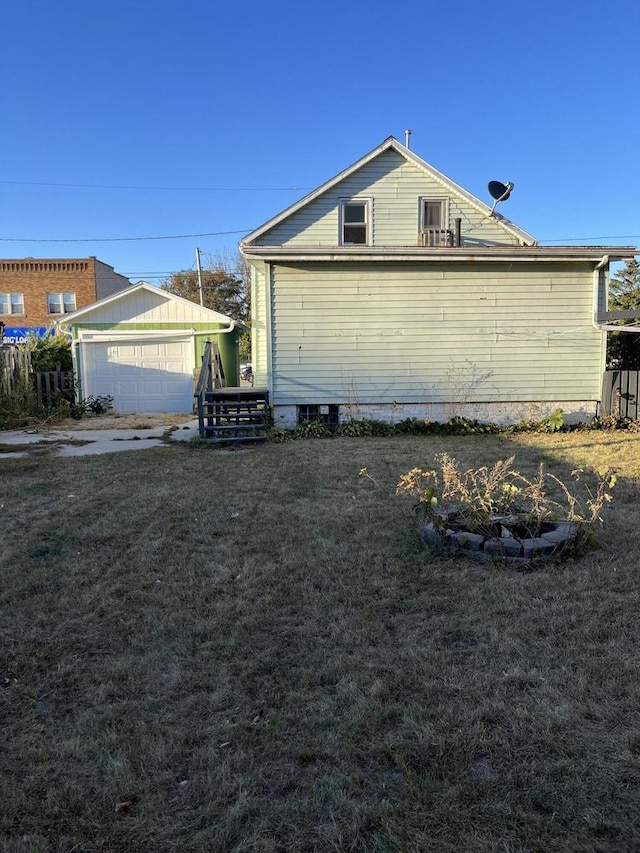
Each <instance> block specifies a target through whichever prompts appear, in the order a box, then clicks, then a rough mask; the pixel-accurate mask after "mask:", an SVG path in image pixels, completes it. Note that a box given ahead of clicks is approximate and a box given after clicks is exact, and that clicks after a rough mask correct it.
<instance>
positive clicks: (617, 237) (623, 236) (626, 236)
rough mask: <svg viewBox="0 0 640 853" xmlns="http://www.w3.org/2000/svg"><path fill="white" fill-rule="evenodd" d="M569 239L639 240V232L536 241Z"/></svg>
mask: <svg viewBox="0 0 640 853" xmlns="http://www.w3.org/2000/svg"><path fill="white" fill-rule="evenodd" d="M571 240H579V241H581V242H582V241H583V240H640V234H616V235H615V236H613V237H554V238H553V239H552V240H538V243H569V242H570V241H571Z"/></svg>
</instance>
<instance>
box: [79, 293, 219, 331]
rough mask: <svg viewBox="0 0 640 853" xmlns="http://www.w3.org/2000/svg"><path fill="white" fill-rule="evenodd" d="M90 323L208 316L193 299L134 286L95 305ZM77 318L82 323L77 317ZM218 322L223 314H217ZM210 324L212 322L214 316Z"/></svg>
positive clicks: (188, 320) (197, 320)
mask: <svg viewBox="0 0 640 853" xmlns="http://www.w3.org/2000/svg"><path fill="white" fill-rule="evenodd" d="M89 316H90V320H88V321H89V322H90V323H91V324H97V323H109V324H113V325H115V324H117V323H128V322H134V323H144V324H149V323H151V324H156V323H185V324H188V323H202V322H206V321H207V319H208V318H209V317H208V316H207V315H203V312H202V309H201V308H200V306H199V305H197V304H196V303H191V302H182V301H177V300H173V299H170V298H167V294H165V293H163V292H162V290H160V289H159V288H158V289H157V292H156V290H155V289H154V290H153V291H151V290H136V291H133V292H131V293H126V292H125V293H120V294H119V295H118V298H117V299H115V300H112V301H109V302H107V303H105V304H104V305H98V306H96V308H95V309H93V310H92V311H91V314H90V315H87V317H89ZM209 316H210V315H209ZM78 322H80V323H85V322H87V320H85V319H81V320H79V321H78ZM220 322H225V318H224V317H222V315H220ZM213 325H216V323H215V320H214V321H213Z"/></svg>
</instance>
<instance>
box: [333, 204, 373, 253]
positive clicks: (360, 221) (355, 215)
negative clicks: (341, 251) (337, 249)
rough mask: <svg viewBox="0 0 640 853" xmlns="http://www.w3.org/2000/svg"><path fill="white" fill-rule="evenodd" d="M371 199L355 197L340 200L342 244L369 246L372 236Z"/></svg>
mask: <svg viewBox="0 0 640 853" xmlns="http://www.w3.org/2000/svg"><path fill="white" fill-rule="evenodd" d="M370 220H371V204H370V201H369V199H366V198H364V199H360V198H354V199H349V200H343V201H341V202H340V238H341V239H340V244H341V245H342V246H368V245H369V242H370V238H371V234H370V228H371V222H370Z"/></svg>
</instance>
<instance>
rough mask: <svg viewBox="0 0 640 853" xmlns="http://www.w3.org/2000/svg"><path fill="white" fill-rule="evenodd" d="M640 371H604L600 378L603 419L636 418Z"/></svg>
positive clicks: (639, 390) (639, 393)
mask: <svg viewBox="0 0 640 853" xmlns="http://www.w3.org/2000/svg"><path fill="white" fill-rule="evenodd" d="M639 395H640V370H606V371H605V373H604V376H603V378H602V403H601V410H600V414H601V415H602V416H603V417H606V416H609V415H613V417H615V418H637V417H638V415H639V410H638V396H639Z"/></svg>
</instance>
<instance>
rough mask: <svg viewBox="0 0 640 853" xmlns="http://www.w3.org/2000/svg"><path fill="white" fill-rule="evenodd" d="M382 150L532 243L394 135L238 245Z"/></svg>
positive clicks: (528, 235)
mask: <svg viewBox="0 0 640 853" xmlns="http://www.w3.org/2000/svg"><path fill="white" fill-rule="evenodd" d="M385 151H395V152H396V153H398V154H399V155H400V156H401V157H404V158H405V160H407V161H408V162H410V163H413V164H414V165H415V166H417V167H418V168H419V169H421V170H422V171H423V172H425V173H426V174H427V175H428V176H429V177H430V178H432V179H433V180H435V181H437V182H438V183H440V184H441V185H442V187H443V188H444V189H446V190H448V191H449V192H451V193H454V194H456V195H458V196H461V197H462V198H464V199H465V200H466V201H467V202H469V204H471V205H472V206H473V207H475V208H476V209H477V210H478V211H480V213H482V214H483V215H484V216H487V217H488V216H491V217H492V218H493V219H494V220H495V221H496V222H497V223H499V224H500V225H501V226H502V227H503V228H504V229H505V231H508V232H509V233H510V234H512V235H514V236H515V237H516V238H517V239H518V240H520V241H522V242H523V243H524V244H525V245H528V246H533V245H535V244H536V239H535V237H532V236H531V234H527V232H526V231H523V230H522V229H520V228H518V227H517V225H514V224H513V223H512V222H510V221H509V220H508V219H505V217H504V216H501V215H500V214H499V213H496V212H493V213H492V212H491V208H490V207H489V205H488V204H485V203H484V202H483V201H480V199H478V198H476V197H475V196H474V195H472V194H471V193H470V192H467V190H465V189H463V188H462V187H461V186H459V185H458V184H456V183H455V181H452V180H451V178H448V177H447V176H446V175H444V174H443V173H442V172H439V171H438V170H437V169H435V168H434V167H433V166H431V165H430V164H429V163H427V162H426V160H423V159H422V157H418V155H417V154H414V152H413V151H411V149H410V148H407V147H406V146H405V145H403V144H402V143H401V142H398V140H397V139H396V138H395V137H394V136H389V137H387V139H385V140H384V142H382V143H381V144H380V145H378V146H377V147H376V148H374V149H372V150H371V151H369V153H368V154H365V155H364V157H361V158H360V159H359V160H357V161H356V162H355V163H353V164H352V165H351V166H349V167H348V168H347V169H344V170H343V171H342V172H340V173H339V174H337V175H336V176H335V177H333V178H331V179H330V180H328V181H326V182H325V183H324V184H322V185H321V186H319V187H318V188H317V189H315V190H313V191H312V192H310V193H308V195H306V196H304V197H303V198H301V199H300V200H299V201H297V202H295V203H294V204H292V205H290V207H287V208H286V210H283V211H282V212H281V213H279V214H278V215H277V216H274V217H273V218H272V219H269V221H268V222H265V223H264V224H263V225H261V226H260V227H259V228H256V229H255V230H254V231H252V232H251V233H250V234H247V235H246V237H243V238H242V240H241V241H240V245H241V246H245V245H249V244H250V243H252V242H253V241H254V240H257V239H258V238H260V237H261V236H262V235H263V234H265V233H266V232H267V231H270V230H271V229H272V228H274V227H275V226H276V225H279V224H280V223H281V222H283V221H284V220H285V219H287V218H288V217H289V216H291V215H292V214H294V213H296V212H297V211H298V210H301V209H302V208H303V207H305V206H306V205H308V204H310V203H311V202H312V201H315V199H317V198H319V197H320V196H321V195H323V194H324V193H325V192H327V191H328V190H330V189H332V188H333V187H335V186H336V185H337V184H339V183H340V182H341V181H343V180H345V178H348V177H349V176H350V175H352V174H353V173H354V172H357V171H358V169H361V168H362V167H363V166H365V165H366V164H367V163H369V162H371V160H374V159H375V158H376V157H379V156H380V155H381V154H383V153H384V152H385Z"/></svg>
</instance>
